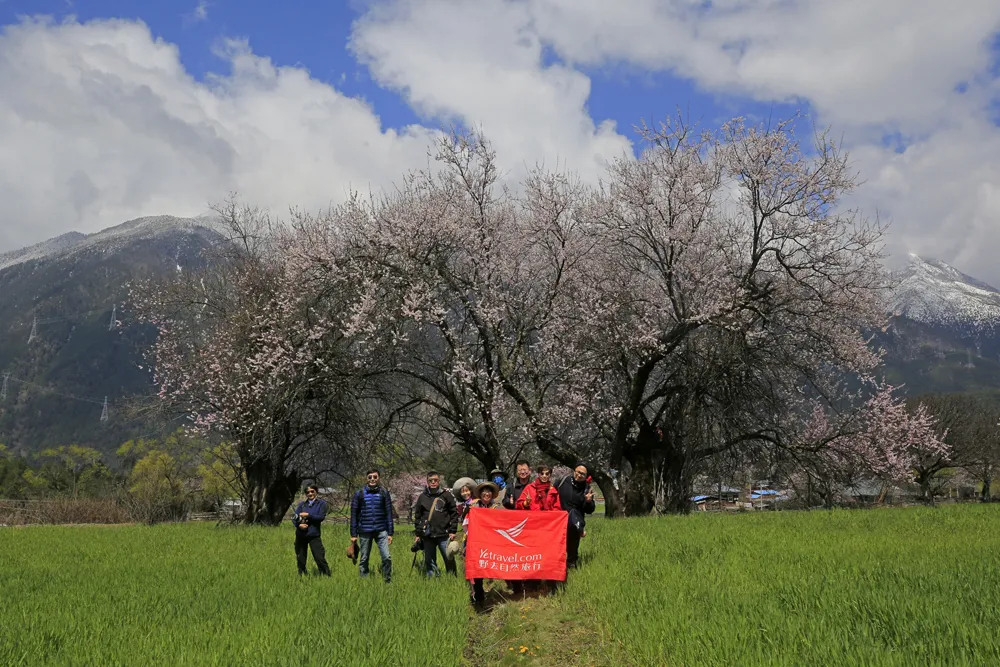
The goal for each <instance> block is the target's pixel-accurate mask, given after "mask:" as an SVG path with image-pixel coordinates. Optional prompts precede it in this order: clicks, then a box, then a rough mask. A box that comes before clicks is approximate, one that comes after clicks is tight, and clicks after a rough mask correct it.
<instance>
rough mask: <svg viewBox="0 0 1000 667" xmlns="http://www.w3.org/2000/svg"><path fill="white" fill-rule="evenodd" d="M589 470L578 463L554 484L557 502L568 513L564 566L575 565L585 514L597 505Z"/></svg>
mask: <svg viewBox="0 0 1000 667" xmlns="http://www.w3.org/2000/svg"><path fill="white" fill-rule="evenodd" d="M589 476H590V472H589V470H588V469H587V465H586V464H584V463H578V464H577V465H576V468H574V469H573V474H572V476H570V475H567V476H566V477H563V478H562V481H560V482H559V484H557V485H556V489H557V490H558V491H559V503H560V504H561V505H562V508H563V509H564V510H566V511H567V512H568V513H569V525H568V526H567V528H566V567H569V568H573V567H576V562H577V560H578V559H579V557H580V538H581V537H583V536H584V535H585V534H586V531H585V530H584V529H585V528H586V518H585V515H587V514H593V513H594V509H595V508H596V507H597V505H596V504H595V503H594V492H593V491H592V490H591V488H590V484H588V483H587V482H588V481H589V480H588V477H589Z"/></svg>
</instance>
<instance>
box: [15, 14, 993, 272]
mask: <svg viewBox="0 0 1000 667" xmlns="http://www.w3.org/2000/svg"><path fill="white" fill-rule="evenodd" d="M962 6H963V11H961V12H956V11H954V10H953V9H950V8H949V6H948V5H947V3H942V2H940V0H880V2H878V3H872V2H870V0H838V2H830V1H829V0H784V1H783V2H781V3H775V2H773V1H771V0H731V1H730V2H726V3H707V4H705V3H702V4H696V3H692V2H690V1H689V0H634V2H632V3H630V4H627V5H626V4H624V3H612V2H604V1H601V0H576V1H574V2H568V1H567V0H349V1H347V2H306V1H305V0H289V1H287V2H273V1H268V2H265V1H263V0H259V1H257V2H237V1H236V0H211V1H210V2H208V3H207V4H203V5H201V7H202V8H203V11H201V12H199V10H198V7H199V3H198V0H184V1H182V2H177V1H174V0H162V1H160V2H157V3H153V2H142V3H140V2H136V1H134V0H132V1H128V0H73V1H68V0H0V26H4V27H3V28H2V29H0V88H2V89H3V95H0V144H2V145H4V146H5V147H6V148H7V152H6V157H5V156H4V155H0V198H3V199H4V201H5V202H7V207H6V211H5V216H6V217H5V220H6V222H4V223H2V224H0V252H2V251H4V250H8V249H11V248H14V247H19V246H21V245H25V244H28V243H33V242H37V241H40V240H43V239H45V238H48V237H51V236H55V235H57V234H59V233H63V232H65V231H68V230H69V229H76V230H79V231H84V232H91V231H96V230H97V229H101V228H104V227H107V226H110V225H113V224H116V223H118V222H121V221H122V220H125V219H129V218H130V217H136V216H139V215H149V214H160V213H173V214H178V215H196V214H198V213H201V212H204V211H205V209H206V207H207V205H208V203H210V202H216V201H219V200H220V199H221V198H222V197H223V196H224V194H225V193H227V192H229V191H234V190H235V191H238V192H241V193H253V196H254V198H255V203H258V204H260V205H262V206H265V207H267V208H270V209H272V210H275V211H282V210H287V207H288V206H303V207H306V208H315V207H318V206H325V205H328V204H329V203H332V202H335V201H337V200H338V198H341V197H342V196H343V195H344V194H345V193H346V192H347V191H348V190H349V189H352V188H362V189H365V188H369V187H372V188H377V187H383V186H386V185H389V184H391V183H392V182H393V181H394V180H396V179H398V178H399V177H400V176H401V174H402V173H403V172H404V171H406V170H409V169H412V168H419V167H420V166H422V165H423V163H424V162H425V160H426V151H427V147H428V146H429V144H430V143H431V142H432V141H433V139H434V136H435V134H434V133H435V132H436V131H437V130H439V129H440V128H442V127H443V126H445V125H446V124H447V123H448V122H457V123H459V124H465V125H469V124H481V125H482V126H483V127H484V129H485V130H486V133H487V136H488V137H489V138H490V139H491V140H492V141H493V142H494V145H495V146H496V147H497V150H498V154H499V155H500V158H501V161H502V162H505V164H507V165H508V166H512V168H513V169H514V171H515V172H516V171H517V168H518V165H530V164H531V163H532V162H539V161H544V162H545V164H546V165H549V164H550V163H551V161H552V160H557V161H559V163H561V164H563V165H565V166H566V167H568V168H570V169H572V170H574V171H577V172H578V173H580V174H581V176H582V177H583V178H584V179H585V180H590V181H593V180H594V179H596V178H597V177H598V176H599V175H600V173H601V171H602V170H603V168H604V165H606V164H607V161H608V160H610V159H614V158H616V157H620V156H621V155H622V154H623V153H628V152H629V151H631V150H632V149H633V147H634V142H635V140H636V135H635V133H634V131H633V129H632V126H633V125H634V124H636V123H638V122H639V121H640V120H643V119H645V120H650V119H652V120H658V119H662V118H663V117H664V116H666V115H671V114H673V113H675V111H676V110H677V109H678V108H680V110H681V111H682V112H683V113H684V114H685V115H686V116H687V117H688V118H689V119H692V120H695V121H699V122H700V123H702V124H703V125H704V126H707V127H709V128H712V127H718V126H719V125H720V124H721V123H723V122H724V121H726V120H728V119H730V118H732V117H734V116H737V115H739V116H745V117H748V118H750V119H752V120H758V119H766V118H775V119H780V118H785V117H787V116H789V115H790V114H792V113H793V112H795V111H802V112H804V113H805V114H806V115H807V118H808V119H809V120H811V121H812V122H815V123H816V124H817V125H818V126H820V127H826V126H829V127H831V128H832V130H833V134H834V136H837V137H842V140H843V143H844V144H845V146H846V147H847V148H848V149H849V150H850V152H851V154H852V156H853V157H854V159H855V164H856V166H857V169H858V171H859V174H860V178H861V180H862V181H863V185H862V187H860V188H859V189H858V190H857V192H856V193H855V194H854V195H853V199H852V200H851V201H849V202H847V203H848V204H850V205H853V206H857V207H859V208H861V209H862V210H863V211H864V212H865V213H866V214H868V215H874V214H878V215H879V217H880V218H881V219H882V220H888V221H890V222H891V225H892V226H891V233H890V251H891V252H893V253H895V254H896V255H898V256H903V255H905V253H906V252H917V253H919V254H924V255H931V256H936V257H938V258H940V259H943V260H945V261H949V262H951V263H953V264H955V265H956V266H957V267H959V268H961V269H962V270H964V271H966V272H967V273H971V274H973V275H977V276H980V277H983V278H984V279H987V280H992V281H993V282H995V283H1000V267H998V266H997V265H998V264H1000V263H997V262H996V261H995V257H996V256H997V255H1000V127H998V124H1000V111H998V110H1000V38H998V35H1000V3H998V2H996V0H963V5H962ZM626 8H627V11H626ZM27 15H31V16H36V15H49V16H51V17H53V19H54V20H55V24H53V25H34V24H30V23H23V17H24V16H27ZM112 18H115V19H121V20H122V21H121V22H119V23H115V24H109V23H101V20H102V19H112ZM64 21H68V22H69V23H68V24H67V25H62V22H64ZM137 21H141V22H142V24H139V23H137ZM143 25H144V26H146V28H148V31H149V32H148V33H147V32H146V28H143ZM157 39H158V40H162V42H163V43H166V44H169V45H173V46H174V47H176V56H175V55H174V54H173V52H172V51H170V50H169V49H164V48H163V47H162V44H158V43H157V42H156V41H155V40H157ZM234 39H235V40H246V46H240V45H239V44H237V46H236V47H234V46H233V42H232V41H231V40H234ZM227 40H230V41H228V42H227ZM223 44H228V46H229V48H228V50H227V49H221V50H220V48H219V47H220V45H223ZM268 60H269V61H270V62H271V63H273V64H274V65H276V66H279V67H283V68H290V69H286V70H281V71H272V70H269V69H268V68H267V66H266V64H267V61H268ZM306 70H307V71H308V76H306V75H305V73H304V72H305V71H306ZM359 99H360V100H364V102H365V105H361V104H358V103H357V102H356V100H359ZM366 105H367V106H366ZM606 120H610V121H613V122H614V126H610V125H607V124H602V123H603V122H604V121H606Z"/></svg>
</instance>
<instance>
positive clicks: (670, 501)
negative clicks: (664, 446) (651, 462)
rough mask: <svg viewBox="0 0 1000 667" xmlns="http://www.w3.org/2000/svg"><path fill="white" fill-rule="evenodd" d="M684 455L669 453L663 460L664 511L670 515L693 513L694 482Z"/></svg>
mask: <svg viewBox="0 0 1000 667" xmlns="http://www.w3.org/2000/svg"><path fill="white" fill-rule="evenodd" d="M687 463H688V462H687V460H686V457H684V455H683V454H681V455H678V454H677V453H676V450H673V451H669V452H668V455H667V456H666V458H664V460H663V464H662V470H663V483H664V484H665V485H666V491H665V493H664V506H663V511H664V512H667V513H670V514H688V513H689V512H690V511H691V495H692V487H693V482H692V480H691V479H690V475H689V474H688V465H687Z"/></svg>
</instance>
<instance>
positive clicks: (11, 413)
mask: <svg viewBox="0 0 1000 667" xmlns="http://www.w3.org/2000/svg"><path fill="white" fill-rule="evenodd" d="M215 227H216V226H215V224H214V223H213V222H212V221H211V220H206V219H199V218H176V217H172V216H156V217H146V218H138V219H135V220H130V221H128V222H125V223H122V224H120V225H117V226H115V227H110V228H108V229H105V230H103V231H100V232H96V233H93V234H81V233H77V232H70V233H68V234H63V235H62V236H58V237H56V238H53V239H49V240H48V241H45V242H42V243H37V244H35V245H33V246H30V247H27V248H22V249H20V250H15V251H13V252H8V253H6V254H4V255H0V371H2V372H3V373H4V375H5V377H6V378H7V380H8V381H7V382H6V383H5V384H6V385H7V389H8V392H6V393H7V396H6V399H5V400H2V401H0V442H3V443H4V444H5V445H7V446H8V447H9V448H10V449H11V450H13V451H17V452H22V453H30V452H34V451H38V450H39V449H42V448H45V447H54V446H58V445H64V444H70V443H77V444H81V445H87V446H93V447H97V448H99V449H103V450H109V451H113V450H114V449H115V448H116V447H117V446H118V445H120V444H121V443H122V442H124V441H125V440H127V439H129V438H130V437H133V436H135V435H138V434H141V433H148V432H153V431H155V428H154V425H153V424H150V423H147V422H146V421H145V420H144V419H141V418H133V417H130V416H129V415H128V413H127V410H125V407H126V404H127V402H128V401H129V400H132V399H131V398H130V397H134V396H137V395H146V394H149V393H150V392H151V391H152V386H151V377H150V374H149V370H148V364H146V362H145V361H144V360H143V357H142V351H143V350H144V349H145V348H146V347H147V346H148V344H149V343H150V341H151V340H152V338H151V336H152V334H151V332H150V331H149V328H148V327H143V326H140V325H138V324H136V323H135V322H134V321H132V320H130V318H129V317H128V316H127V314H123V313H127V311H128V308H127V303H128V296H129V286H130V284H132V283H133V282H134V281H137V280H143V279H146V278H155V277H157V276H164V275H170V274H174V273H176V272H177V271H194V270H197V269H198V268H199V267H202V266H204V265H205V263H206V262H208V261H211V254H210V253H209V252H206V251H208V250H209V249H210V248H212V247H213V246H214V245H215V244H217V243H219V242H220V241H221V240H222V239H223V238H224V237H223V236H222V235H220V234H219V233H218V232H217V231H216V229H215ZM118 321H120V322H121V326H117V325H114V322H118ZM105 397H107V398H108V403H109V417H110V418H109V420H108V421H107V422H106V423H105V422H102V421H100V419H99V417H100V413H101V407H102V406H101V404H102V403H103V401H104V398H105ZM95 410H96V412H95Z"/></svg>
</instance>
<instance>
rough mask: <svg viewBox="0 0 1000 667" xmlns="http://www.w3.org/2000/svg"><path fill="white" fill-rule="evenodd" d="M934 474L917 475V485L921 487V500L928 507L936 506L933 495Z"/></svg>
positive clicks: (922, 473) (923, 473) (921, 473)
mask: <svg viewBox="0 0 1000 667" xmlns="http://www.w3.org/2000/svg"><path fill="white" fill-rule="evenodd" d="M932 474H933V473H927V472H919V473H917V484H919V485H920V499H921V500H922V501H923V502H925V503H927V504H928V505H933V504H934V494H933V493H931V476H932Z"/></svg>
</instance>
